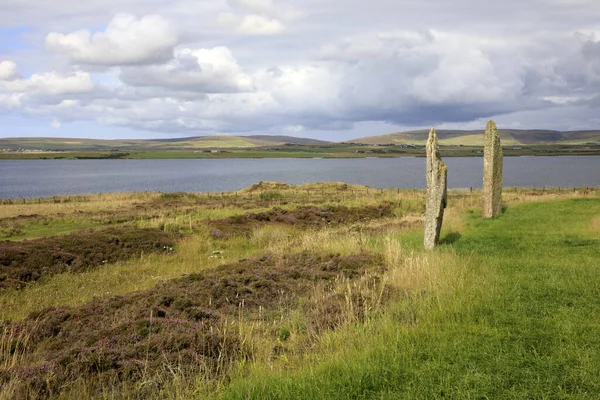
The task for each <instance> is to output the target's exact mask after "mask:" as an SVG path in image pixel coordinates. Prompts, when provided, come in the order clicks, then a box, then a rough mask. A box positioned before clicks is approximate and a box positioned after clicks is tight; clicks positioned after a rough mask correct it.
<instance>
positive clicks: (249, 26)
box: [217, 13, 285, 35]
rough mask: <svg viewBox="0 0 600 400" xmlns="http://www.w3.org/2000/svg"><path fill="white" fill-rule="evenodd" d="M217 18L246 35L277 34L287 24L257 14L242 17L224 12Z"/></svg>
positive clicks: (283, 29) (223, 23) (221, 22)
mask: <svg viewBox="0 0 600 400" xmlns="http://www.w3.org/2000/svg"><path fill="white" fill-rule="evenodd" d="M217 20H218V22H219V23H220V24H221V25H224V26H227V27H230V28H234V29H235V30H236V31H237V32H239V33H243V34H245V35H276V34H279V33H282V32H283V31H285V25H284V24H283V23H282V22H281V21H279V20H277V19H275V18H269V17H265V16H263V15H257V14H250V15H246V16H244V17H240V16H238V15H235V14H233V13H222V14H219V17H218V18H217Z"/></svg>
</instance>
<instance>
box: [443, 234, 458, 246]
mask: <svg viewBox="0 0 600 400" xmlns="http://www.w3.org/2000/svg"><path fill="white" fill-rule="evenodd" d="M460 237H461V234H460V233H458V232H450V233H448V234H447V235H446V236H444V237H443V238H442V239H441V240H440V244H452V243H454V242H456V241H458V239H460Z"/></svg>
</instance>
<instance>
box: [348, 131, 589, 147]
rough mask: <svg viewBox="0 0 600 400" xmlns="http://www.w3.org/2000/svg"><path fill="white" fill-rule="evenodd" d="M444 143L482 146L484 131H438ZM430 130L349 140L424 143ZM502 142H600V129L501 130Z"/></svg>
mask: <svg viewBox="0 0 600 400" xmlns="http://www.w3.org/2000/svg"><path fill="white" fill-rule="evenodd" d="M436 132H437V135H438V138H439V142H440V144H442V145H465V146H467V145H470V146H483V138H484V131H483V130H474V131H462V130H447V129H440V130H436ZM428 133H429V130H425V129H422V130H415V131H407V132H398V133H391V134H387V135H379V136H368V137H364V138H360V139H355V140H351V141H350V143H361V144H421V145H423V144H425V143H426V141H427V135H428ZM500 137H501V139H502V144H503V145H505V146H511V145H540V144H565V145H567V144H570V145H581V144H586V143H600V130H597V131H570V132H560V131H552V130H540V129H532V130H519V129H500Z"/></svg>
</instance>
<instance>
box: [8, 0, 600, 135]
mask: <svg viewBox="0 0 600 400" xmlns="http://www.w3.org/2000/svg"><path fill="white" fill-rule="evenodd" d="M489 118H494V119H496V121H497V122H498V124H499V125H500V127H511V128H523V129H526V128H548V129H557V130H575V129H598V128H599V125H600V1H598V0H503V1H490V0H452V1H449V0H369V1H366V0H302V1H299V0H288V1H281V0H143V1H142V0H86V1H79V2H72V1H67V0H53V1H47V0H2V2H0V137H16V136H59V137H94V138H108V139H116V138H153V137H177V136H194V135H215V134H231V135H240V134H241V135H250V134H284V135H293V136H303V137H315V138H321V139H326V140H344V139H349V138H355V137H361V136H369V135H377V134H383V133H390V132H395V131H399V130H407V129H412V128H426V127H430V126H435V127H438V128H460V129H463V128H464V129H475V128H482V127H484V126H485V121H486V120H487V119H489Z"/></svg>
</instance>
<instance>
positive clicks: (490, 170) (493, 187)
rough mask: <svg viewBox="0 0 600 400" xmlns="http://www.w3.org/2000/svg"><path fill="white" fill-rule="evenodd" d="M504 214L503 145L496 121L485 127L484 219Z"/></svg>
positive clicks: (489, 122)
mask: <svg viewBox="0 0 600 400" xmlns="http://www.w3.org/2000/svg"><path fill="white" fill-rule="evenodd" d="M500 213H502V145H501V144H500V134H499V133H498V129H497V128H496V123H495V122H494V121H488V123H487V126H486V127H485V143H484V149H483V217H484V218H492V217H494V216H496V215H498V214H500Z"/></svg>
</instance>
